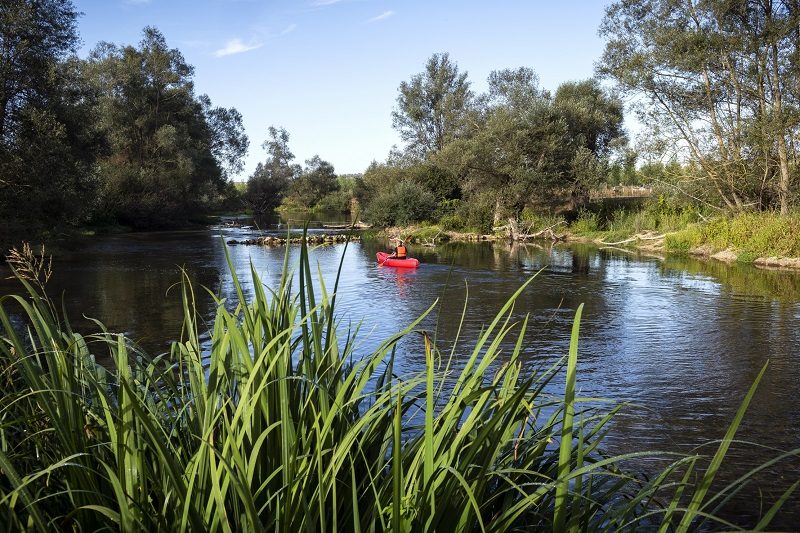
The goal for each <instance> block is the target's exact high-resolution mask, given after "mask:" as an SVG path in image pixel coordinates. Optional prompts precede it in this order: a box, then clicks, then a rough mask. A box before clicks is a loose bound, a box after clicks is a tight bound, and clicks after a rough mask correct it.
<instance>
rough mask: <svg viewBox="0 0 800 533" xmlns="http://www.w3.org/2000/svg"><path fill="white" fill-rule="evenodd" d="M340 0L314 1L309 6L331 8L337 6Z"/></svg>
mask: <svg viewBox="0 0 800 533" xmlns="http://www.w3.org/2000/svg"><path fill="white" fill-rule="evenodd" d="M341 1H342V0H314V1H313V2H312V3H311V5H312V6H318V7H319V6H332V5H333V4H338V3H339V2H341Z"/></svg>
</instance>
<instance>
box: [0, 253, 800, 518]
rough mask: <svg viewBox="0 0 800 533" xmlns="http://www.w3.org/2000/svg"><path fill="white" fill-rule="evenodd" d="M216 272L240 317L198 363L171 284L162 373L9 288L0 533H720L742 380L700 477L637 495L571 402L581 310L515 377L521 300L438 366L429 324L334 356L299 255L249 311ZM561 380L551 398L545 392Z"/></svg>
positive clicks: (1, 311) (151, 360) (650, 482)
mask: <svg viewBox="0 0 800 533" xmlns="http://www.w3.org/2000/svg"><path fill="white" fill-rule="evenodd" d="M340 268H341V266H340ZM230 270H231V274H232V275H233V283H234V287H235V289H236V293H237V296H238V299H237V301H236V302H227V301H224V300H220V299H217V300H216V304H217V305H216V315H215V317H214V320H213V322H212V323H211V325H210V326H209V328H210V341H209V342H207V343H206V344H203V343H201V341H200V339H201V334H202V333H203V331H202V330H203V328H205V326H204V321H203V317H201V316H199V315H198V312H197V310H196V307H195V297H196V295H195V291H194V288H193V287H192V285H191V283H190V282H189V280H188V279H184V281H183V294H182V303H183V310H184V316H185V318H184V327H183V334H182V338H181V339H180V341H178V342H175V343H174V344H173V345H172V348H171V350H170V352H169V353H166V354H161V355H157V356H150V355H148V354H146V353H143V352H142V351H141V350H139V349H137V348H136V347H135V346H134V345H132V344H131V343H130V341H129V340H127V339H126V338H125V337H124V336H122V335H118V334H115V333H112V332H109V331H106V330H105V329H104V328H103V326H102V324H100V323H97V333H94V334H91V335H81V334H79V333H77V332H75V331H73V330H72V329H71V328H70V326H69V322H67V320H66V317H65V316H64V313H62V312H60V311H59V310H57V308H56V307H55V305H54V304H53V303H52V302H51V301H50V300H48V299H47V298H45V297H44V295H43V290H44V287H43V283H42V280H40V279H38V278H37V277H36V276H35V275H34V276H25V275H23V273H22V272H20V271H19V270H18V271H17V272H18V274H19V277H20V281H21V282H22V285H23V287H24V290H25V294H24V295H22V296H5V297H3V298H2V299H0V323H2V328H3V333H2V337H1V338H0V383H2V392H3V394H2V397H0V530H3V531H18V530H35V531H50V530H53V529H60V530H73V531H96V530H121V531H222V532H224V531H262V530H272V531H383V530H392V531H412V530H413V531H421V530H437V531H478V530H480V531H508V530H525V531H527V530H532V529H534V530H535V529H541V530H558V531H567V530H569V531H617V530H635V529H640V528H650V529H655V528H658V527H661V529H662V530H664V531H671V530H676V531H687V530H689V529H691V528H694V527H697V526H698V525H699V524H700V523H701V522H703V521H706V522H707V523H708V524H710V527H726V528H727V527H729V526H730V524H727V523H725V522H724V521H722V520H720V519H717V518H714V514H715V513H716V512H717V510H718V506H719V505H720V504H721V503H724V501H725V499H726V495H729V494H731V493H733V492H735V491H736V490H738V489H739V487H740V486H741V484H742V483H744V482H746V481H747V477H745V478H743V480H740V482H739V483H738V484H732V485H730V486H728V487H725V488H723V490H722V491H720V492H717V493H716V494H713V495H712V494H711V492H709V489H710V487H711V486H712V482H713V481H714V478H715V474H716V473H717V471H718V469H719V467H720V464H721V462H722V458H723V457H724V455H725V452H726V450H727V447H728V446H729V444H730V442H731V441H732V440H733V438H734V435H735V432H736V429H737V428H738V425H739V423H740V421H741V419H742V417H743V415H744V411H745V409H746V407H747V404H748V403H749V401H750V399H751V398H752V394H753V391H754V390H755V386H756V384H757V382H758V380H757V381H756V384H754V385H753V389H752V390H751V392H750V394H748V396H747V397H746V398H745V401H744V403H743V404H742V407H741V409H740V412H739V413H738V414H737V416H736V418H735V419H734V421H733V424H732V426H731V429H730V430H729V432H728V434H726V435H725V436H724V438H723V439H722V441H721V444H720V446H719V450H718V452H717V454H716V455H715V456H714V457H713V460H712V461H711V463H710V465H709V466H708V467H707V468H705V469H703V470H702V471H700V472H697V470H698V465H699V464H700V462H699V461H698V456H695V455H692V456H688V457H675V458H673V459H672V460H671V462H670V464H669V465H668V466H667V467H666V468H664V469H663V471H661V472H659V473H658V474H657V475H656V476H653V477H651V478H645V477H644V476H636V475H634V474H632V473H630V472H628V471H626V468H625V465H626V462H627V461H629V460H631V459H635V458H637V457H641V456H643V455H646V454H644V453H640V454H629V455H624V456H616V457H608V456H606V455H604V454H603V453H602V441H603V437H604V436H605V434H606V432H607V431H608V430H609V429H608V428H609V426H608V422H609V421H610V420H611V419H612V418H613V416H614V413H615V412H616V410H612V411H611V412H610V413H597V412H595V411H593V410H589V409H586V408H583V407H581V406H582V405H583V403H582V401H581V398H579V397H577V396H576V388H575V387H576V376H577V369H578V353H579V352H578V338H579V327H580V316H581V312H582V311H581V309H580V308H579V309H578V310H577V313H576V317H575V323H574V326H573V330H572V337H571V343H570V349H569V353H568V354H566V355H565V357H564V359H563V360H562V361H561V362H560V363H559V364H558V365H555V366H553V367H551V368H546V369H540V370H539V371H538V372H534V373H529V372H526V371H524V370H523V365H522V361H521V359H520V353H521V351H522V347H523V345H524V343H525V339H524V332H525V330H526V327H527V318H524V319H522V320H520V321H519V322H517V321H514V320H513V319H512V317H513V316H514V315H513V313H512V311H513V307H514V303H515V300H516V298H517V297H518V296H519V294H520V293H521V292H522V291H524V290H525V289H526V287H527V286H528V284H530V283H531V281H528V283H526V284H524V285H523V286H522V287H520V289H519V290H518V291H517V292H516V293H515V294H514V295H512V296H511V297H510V298H509V300H508V302H507V303H506V304H505V305H504V306H503V307H502V308H501V309H500V310H499V311H498V314H497V316H496V317H495V318H494V320H493V321H492V322H491V323H490V324H488V325H486V327H485V328H484V330H483V331H482V333H481V334H480V335H479V337H478V338H477V339H467V340H465V339H459V340H458V341H457V343H454V345H453V347H452V349H451V350H450V351H449V352H448V353H442V352H440V350H439V349H438V348H437V346H436V344H435V343H434V341H432V340H431V336H430V335H428V333H427V332H425V331H422V330H421V329H420V324H421V322H422V320H423V319H424V318H425V316H426V314H427V313H430V312H432V311H433V310H434V305H435V304H434V305H432V307H431V309H429V310H428V312H427V313H426V314H423V316H421V317H419V318H418V319H417V320H416V321H414V322H413V323H411V324H409V325H408V327H407V328H406V329H405V330H403V331H400V332H398V333H397V334H395V335H392V336H390V337H389V338H387V339H386V340H385V341H384V342H383V343H382V344H381V345H380V347H378V348H377V349H375V350H374V351H373V352H371V353H367V354H359V353H356V342H355V339H356V338H357V334H358V332H357V328H356V330H355V331H349V332H347V334H346V335H344V336H340V335H342V333H341V332H342V330H341V328H340V324H339V323H338V321H337V317H336V314H335V305H336V286H335V285H334V287H332V290H331V291H330V292H329V291H328V290H327V288H326V287H325V285H324V283H323V281H322V276H321V275H316V276H315V275H313V273H312V265H311V261H310V260H309V256H308V251H307V250H306V248H303V249H302V252H301V257H300V261H299V264H298V265H289V264H288V254H287V259H286V260H285V263H284V269H283V276H282V279H281V281H280V283H279V285H278V286H277V287H272V288H270V289H267V288H265V287H264V286H263V285H262V283H261V281H260V280H259V277H258V275H257V273H256V272H255V271H254V270H252V269H251V270H252V271H251V276H252V286H253V290H254V294H253V296H252V297H251V298H249V299H248V298H246V296H245V293H244V290H243V288H242V284H241V283H240V281H239V279H237V276H236V273H235V270H234V268H233V267H232V266H231V269H230ZM28 271H29V272H36V270H35V269H30V270H28ZM295 278H296V279H297V281H298V284H297V285H296V286H297V287H298V289H297V292H294V291H293V289H292V287H293V286H295V285H294V283H293V279H295ZM315 280H316V281H315ZM212 296H213V295H212ZM213 297H215V296H213ZM215 298H216V297H215ZM12 306H18V307H19V308H20V309H21V311H22V314H23V316H24V321H25V324H24V326H23V327H20V326H19V324H17V325H16V326H15V325H14V324H12V319H11V315H10V310H9V309H10V307H12ZM467 312H468V306H467V304H466V303H465V307H464V315H466V313H467ZM462 320H463V318H462ZM412 333H414V334H413V335H411V336H410V337H409V339H408V342H406V343H404V344H403V348H402V349H403V350H418V351H419V353H420V354H421V355H424V361H425V368H424V369H420V371H419V373H417V374H414V375H410V376H398V375H396V373H395V371H394V368H395V366H394V362H395V360H396V358H397V357H400V356H401V355H405V354H400V353H399V351H400V350H401V348H400V346H399V345H398V341H400V339H401V338H403V337H405V336H408V335H409V334H412ZM464 343H469V344H468V345H467V346H466V347H465V346H462V344H464ZM504 346H513V347H512V348H503V347H504ZM467 347H468V349H467ZM464 350H467V352H468V355H467V356H465V357H458V356H457V354H459V353H463V352H464ZM101 357H102V358H106V357H110V360H111V361H112V364H110V365H106V366H101V365H98V364H97V363H96V360H97V359H99V358H101ZM562 370H565V372H562ZM762 375H763V371H762ZM760 378H761V376H759V379H760ZM562 379H563V380H564V395H563V396H561V397H552V396H551V395H549V394H547V393H546V392H545V391H546V387H547V386H548V384H550V388H552V387H553V386H554V385H555V383H554V380H559V381H560V380H562ZM695 479H699V480H700V481H699V482H698V483H695V482H694V480H695ZM796 487H797V483H795V484H793V485H791V486H790V487H789V489H787V491H786V493H785V495H784V496H785V497H784V498H781V499H779V500H778V501H777V502H776V503H775V505H774V506H773V507H772V508H770V509H769V511H768V513H767V514H765V516H764V519H763V521H762V523H760V524H759V527H760V528H766V527H768V525H769V523H770V521H771V519H772V518H773V517H774V515H775V514H776V513H777V511H778V509H779V508H780V506H781V505H782V503H783V502H784V501H786V499H788V497H789V496H790V495H791V494H792V492H793V491H794V489H795V488H796Z"/></svg>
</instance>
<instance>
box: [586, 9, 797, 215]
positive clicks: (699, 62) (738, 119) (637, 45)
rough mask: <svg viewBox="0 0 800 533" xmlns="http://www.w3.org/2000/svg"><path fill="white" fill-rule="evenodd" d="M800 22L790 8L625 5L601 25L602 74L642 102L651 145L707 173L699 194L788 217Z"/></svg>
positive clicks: (793, 171)
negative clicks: (774, 209) (603, 41)
mask: <svg viewBox="0 0 800 533" xmlns="http://www.w3.org/2000/svg"><path fill="white" fill-rule="evenodd" d="M798 23H800V6H799V5H798V4H797V3H796V2H792V1H784V0H774V1H765V2H730V1H727V0H706V1H703V2H675V1H673V0H625V1H619V2H616V3H614V4H612V5H611V6H609V7H608V8H607V11H606V16H605V19H604V21H603V23H602V26H601V34H602V35H603V36H604V37H605V38H606V39H607V44H606V48H605V53H604V55H603V59H602V61H601V62H600V71H601V73H602V74H604V75H606V76H608V77H609V78H610V79H613V80H614V81H616V82H617V83H618V86H619V88H620V90H622V91H623V92H624V93H626V94H628V95H630V96H632V97H633V98H634V99H635V101H637V102H638V104H639V105H638V112H639V115H640V120H641V121H642V122H643V123H646V124H647V125H648V130H649V132H650V135H651V137H653V139H654V141H657V142H654V143H651V145H652V146H655V147H658V148H660V150H661V151H662V152H664V153H665V154H666V155H668V156H669V157H677V158H680V159H682V160H684V161H687V162H689V163H691V164H693V165H697V166H698V167H699V168H700V169H701V170H702V175H703V182H702V184H703V186H702V187H700V188H697V187H695V188H697V189H698V190H697V192H696V194H698V195H702V196H703V197H704V198H705V199H706V200H707V201H709V202H714V203H719V204H721V205H722V206H725V207H727V208H729V209H732V210H742V209H748V208H752V207H758V208H770V207H772V206H777V207H780V210H781V212H782V213H786V212H788V209H789V207H790V205H791V204H792V201H793V198H794V196H795V194H796V193H794V192H793V191H792V184H793V183H795V182H796V178H795V175H796V173H797V163H796V159H797V149H796V146H795V141H794V139H796V138H797V133H798V126H800V113H798V112H797V109H798V98H799V97H800V92H799V90H798V86H797V84H796V83H794V81H793V80H794V79H795V77H796V76H795V74H794V73H795V72H796V71H797V68H798V66H799V64H798V58H800V55H798V53H799V52H800V50H798V42H800V25H799V24H798ZM694 183H695V182H694V181H692V182H687V184H688V185H690V186H694Z"/></svg>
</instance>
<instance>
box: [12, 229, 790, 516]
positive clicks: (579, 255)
mask: <svg viewBox="0 0 800 533" xmlns="http://www.w3.org/2000/svg"><path fill="white" fill-rule="evenodd" d="M254 235H255V230H251V229H242V228H215V229H211V230H204V231H187V232H168V233H148V234H130V235H118V236H110V237H98V238H94V239H91V240H87V241H85V242H83V243H81V244H79V245H77V246H76V247H75V249H74V250H71V251H67V252H62V253H60V254H59V255H58V256H57V257H56V258H55V260H54V264H53V266H54V270H55V273H54V276H53V279H52V280H51V281H50V283H49V291H50V295H51V296H53V297H59V295H62V294H63V299H64V301H65V303H66V307H67V309H68V311H69V313H70V315H71V316H70V319H71V321H72V322H73V324H76V325H78V326H79V327H80V326H81V325H83V326H86V325H87V323H88V322H87V321H86V320H85V319H83V318H82V315H85V316H86V317H91V318H97V319H100V320H101V321H103V322H104V323H105V324H106V325H107V326H108V328H109V329H110V330H111V331H117V332H125V333H127V334H128V335H129V336H130V337H131V338H132V339H134V340H136V341H137V342H139V343H140V344H142V345H143V346H145V347H146V348H148V349H150V350H152V351H163V350H166V349H168V344H169V341H170V340H172V339H175V338H177V337H178V336H179V335H180V324H181V307H180V305H181V304H180V288H179V287H177V286H176V284H177V283H179V281H180V269H179V267H181V266H183V267H185V268H186V270H187V271H188V273H189V275H190V277H191V279H192V280H193V282H194V283H196V284H198V285H204V286H206V287H208V288H209V289H211V290H212V291H213V292H215V293H219V294H221V295H223V296H225V297H228V298H231V299H232V298H233V295H232V293H231V291H232V286H231V282H230V275H229V274H228V269H227V267H226V262H225V256H224V248H225V247H226V245H225V244H224V242H223V239H225V240H228V239H231V238H236V239H240V240H241V239H243V238H248V237H251V236H254ZM221 236H222V237H221ZM386 246H387V245H386V244H385V243H372V242H368V243H354V244H350V245H349V247H348V248H347V251H346V253H345V256H344V267H343V269H342V278H341V282H340V287H339V291H338V294H339V299H338V313H339V316H340V317H341V318H342V319H343V321H342V322H343V324H344V326H346V325H347V324H348V323H351V324H353V325H354V326H355V325H357V324H359V323H360V324H361V326H360V328H361V329H360V332H359V339H360V344H361V346H362V347H363V349H364V350H368V349H370V348H372V347H374V346H376V345H377V344H379V343H380V342H381V341H383V340H384V339H385V338H386V337H388V336H389V335H391V334H392V333H394V332H396V331H398V330H400V329H402V328H404V327H405V326H406V325H408V324H409V323H410V322H411V321H413V320H414V319H415V318H416V317H418V316H419V315H420V314H422V313H423V312H424V311H425V310H426V309H427V308H428V307H429V306H430V305H431V304H432V303H433V302H434V300H436V299H437V298H439V306H438V307H437V308H436V310H435V311H434V312H433V314H432V315H431V316H430V317H429V318H428V319H427V320H426V322H425V323H424V325H423V327H424V328H425V329H426V330H428V331H431V332H433V331H436V334H437V337H438V339H439V341H440V342H442V344H443V345H445V346H449V344H450V343H451V342H452V341H453V339H454V337H455V335H456V331H457V328H458V324H459V321H460V317H461V312H462V309H463V305H464V300H465V298H466V297H467V295H468V298H469V301H468V312H467V315H466V318H465V320H464V324H463V331H462V341H461V343H462V344H460V345H459V348H458V349H457V353H462V354H463V353H467V352H468V351H469V350H470V349H471V343H472V342H474V340H475V339H476V338H477V336H478V332H479V331H480V329H481V327H482V325H484V324H486V323H488V322H489V321H491V319H492V318H493V316H494V314H495V313H496V311H497V310H498V309H499V308H500V307H501V306H502V304H503V303H504V302H505V301H506V299H507V298H508V297H509V296H510V295H511V294H512V293H513V292H514V291H515V290H516V289H517V288H518V287H519V286H520V284H522V283H523V282H524V281H525V280H526V279H528V278H529V277H530V276H532V275H534V274H536V273H537V272H539V271H540V270H541V272H540V273H539V274H538V276H537V278H536V279H535V280H534V281H533V283H532V285H531V286H530V287H529V288H528V289H527V290H526V291H525V292H524V293H523V294H522V296H521V297H520V299H519V301H518V303H517V305H516V307H515V309H514V315H515V316H516V317H518V318H523V317H524V315H525V314H526V313H529V314H530V316H531V320H530V324H529V330H528V333H527V336H526V342H525V346H524V353H525V354H526V360H527V361H528V362H529V364H530V370H531V371H533V370H535V369H537V368H546V367H548V366H549V365H551V364H552V363H554V362H555V361H558V359H559V358H560V357H562V356H563V355H564V354H566V348H567V343H568V337H569V333H570V327H571V324H572V319H573V315H574V312H575V309H576V308H577V306H578V305H579V304H580V303H584V304H585V309H584V315H583V321H582V325H581V340H580V348H579V354H580V355H579V376H578V386H579V391H578V393H579V395H580V396H582V397H589V398H607V399H609V400H613V401H617V402H620V401H622V402H630V403H631V405H630V406H629V407H627V408H626V409H625V410H624V411H623V415H621V416H618V417H617V419H616V421H615V422H614V426H613V430H612V433H611V435H610V437H609V439H608V440H607V443H606V447H607V448H608V450H609V451H610V452H612V453H624V452H629V451H639V450H669V451H681V452H689V451H691V450H692V449H693V447H695V446H697V445H699V444H701V443H703V442H706V441H708V440H713V439H718V438H721V437H722V436H723V435H724V433H725V430H726V429H727V427H728V424H729V422H730V420H731V419H732V417H733V415H734V413H735V411H736V409H737V408H738V406H739V404H740V402H741V400H742V399H743V398H744V396H745V394H746V392H747V389H748V387H749V386H750V384H751V383H752V382H753V380H754V379H755V377H756V375H757V373H758V372H759V370H760V369H761V367H762V365H763V364H764V363H765V362H766V361H767V360H769V362H770V366H769V369H768V371H767V374H766V377H765V379H764V381H763V382H762V384H761V387H760V388H759V391H758V393H757V395H756V397H755V399H754V401H753V403H752V405H751V407H750V410H749V411H748V413H747V416H746V418H745V422H744V424H743V427H742V428H741V430H740V433H739V434H738V435H737V437H738V438H739V439H740V440H743V441H752V442H757V443H759V444H760V445H762V446H764V447H766V448H764V447H756V446H754V445H746V444H742V445H737V446H734V448H733V449H732V451H731V452H730V456H729V458H728V459H727V461H728V469H727V470H726V473H725V476H726V479H727V480H731V479H734V478H735V477H736V475H739V474H741V473H743V472H744V471H746V469H747V468H748V467H753V466H755V465H758V464H761V463H763V462H764V461H766V460H768V459H769V458H772V457H774V456H775V455H777V452H776V450H789V449H792V448H795V447H798V446H799V445H800V412H798V405H799V404H800V402H799V401H798V398H800V327H798V326H800V273H793V272H775V271H763V270H757V269H754V268H750V267H743V266H726V265H723V264H719V263H706V262H701V261H696V260H692V259H667V260H663V259H659V258H651V257H645V256H641V255H638V254H636V253H630V252H625V251H620V250H611V249H609V250H602V249H597V248H594V247H589V246H556V247H552V248H550V247H540V246H535V245H526V246H513V247H509V246H508V245H506V244H498V245H492V244H488V243H484V244H460V243H452V244H447V245H443V246H438V247H436V248H424V247H419V246H413V245H412V246H411V250H410V251H411V255H412V256H414V257H417V258H419V259H420V260H421V261H422V263H423V264H422V265H421V267H420V268H419V269H418V270H405V269H392V268H383V267H381V268H379V267H377V265H376V262H375V252H376V251H378V250H380V249H382V248H386ZM228 250H229V252H230V254H231V258H232V260H233V262H234V265H235V267H236V269H237V271H238V272H239V275H240V277H242V278H244V279H245V280H248V279H249V274H248V272H249V265H250V263H251V262H252V264H253V266H254V267H255V269H256V271H258V272H259V273H260V274H261V276H262V278H263V281H264V282H265V283H266V284H267V285H268V286H274V285H275V283H276V281H277V279H278V278H279V276H280V271H281V266H282V263H283V258H284V253H285V248H263V247H258V246H229V247H228ZM344 251H345V247H344V245H335V246H326V247H321V248H317V249H316V250H314V251H313V252H312V260H313V261H314V262H317V263H318V264H319V266H320V269H321V272H322V275H323V277H324V279H325V282H326V284H327V286H328V288H329V290H332V287H333V281H334V278H335V275H336V270H337V268H338V265H339V261H340V259H341V257H342V254H343V253H344ZM298 255H299V248H298V247H293V248H290V264H293V263H294V262H296V258H297V256H298ZM246 285H247V287H248V288H251V284H249V283H248V284H246ZM17 290H18V289H17V284H16V282H15V281H13V280H12V281H9V280H3V281H0V293H2V294H7V293H9V292H12V291H17ZM197 293H198V296H199V297H200V305H201V308H202V309H203V312H204V314H205V315H206V316H207V317H209V318H211V317H213V307H212V302H211V298H210V297H205V294H204V293H202V292H200V291H198V292H197ZM344 326H343V327H344ZM419 344H420V343H419V340H418V339H417V338H416V337H412V338H409V339H408V340H407V342H406V343H405V344H403V345H402V348H403V349H402V350H400V352H401V353H400V354H399V358H400V361H399V368H398V373H400V374H403V373H404V372H410V371H417V370H420V369H422V368H423V366H424V356H423V354H422V351H421V347H420V346H419ZM562 386H563V376H562V377H561V378H559V379H558V380H557V381H555V382H554V383H553V384H552V387H551V388H552V392H553V393H559V392H560V387H562ZM714 450H715V447H714V446H709V447H706V448H703V452H704V453H707V454H710V455H713V452H714ZM638 466H640V467H641V466H644V467H645V468H646V465H638ZM799 475H800V465H799V464H798V461H796V460H795V461H789V462H785V463H781V464H779V465H777V466H775V467H774V468H771V469H770V470H769V471H768V473H767V475H766V476H765V477H764V478H761V481H760V483H761V487H760V488H761V489H762V490H765V491H767V493H769V492H770V491H773V492H774V491H779V490H783V489H785V488H786V486H787V484H786V480H787V479H796V478H797V477H798V476H799ZM775 480H777V481H778V482H779V483H777V482H776V481H775ZM760 505H761V502H760V501H759V499H758V492H757V491H756V490H755V489H753V490H751V491H749V492H748V493H747V494H745V495H743V496H742V497H741V498H740V499H739V501H738V502H737V509H736V511H735V512H736V514H746V515H754V514H757V513H758V510H759V507H760ZM798 507H800V504H798V500H797V498H794V499H793V500H792V501H790V502H789V503H788V504H787V506H786V508H787V509H788V510H790V511H791V512H790V514H789V515H787V516H786V517H784V519H783V521H782V522H781V525H783V527H789V528H792V525H791V524H793V523H794V521H795V520H796V519H797V517H798V516H799V515H800V511H799V510H798Z"/></svg>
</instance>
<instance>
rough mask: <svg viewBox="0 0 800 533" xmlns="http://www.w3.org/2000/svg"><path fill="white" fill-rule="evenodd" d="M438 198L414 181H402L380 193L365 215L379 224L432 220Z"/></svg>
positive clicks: (402, 224)
mask: <svg viewBox="0 0 800 533" xmlns="http://www.w3.org/2000/svg"><path fill="white" fill-rule="evenodd" d="M435 209H436V200H435V198H434V197H433V194H431V192H430V191H428V190H427V189H425V188H424V187H423V186H421V185H419V184H418V183H415V182H413V181H401V182H399V183H397V184H396V185H394V186H393V187H390V188H386V189H384V190H383V191H382V192H380V193H378V195H377V196H376V197H375V199H374V200H373V201H372V202H371V203H369V204H368V205H367V206H366V207H365V210H364V217H365V218H366V219H367V220H369V221H370V222H372V223H373V224H376V225H378V226H395V225H400V226H405V225H408V224H413V223H415V222H422V221H426V220H430V219H431V216H432V214H433V212H434V210H435Z"/></svg>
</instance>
